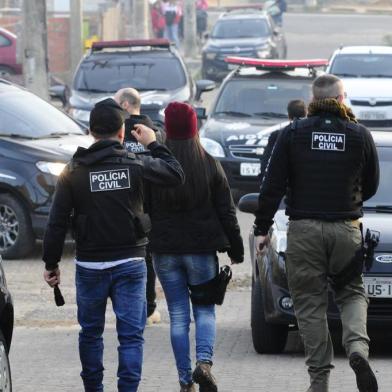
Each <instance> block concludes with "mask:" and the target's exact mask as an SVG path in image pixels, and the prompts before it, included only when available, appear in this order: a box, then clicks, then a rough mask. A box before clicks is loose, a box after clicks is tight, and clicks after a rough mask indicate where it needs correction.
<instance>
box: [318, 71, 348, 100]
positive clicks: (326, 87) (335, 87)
mask: <svg viewBox="0 0 392 392" xmlns="http://www.w3.org/2000/svg"><path fill="white" fill-rule="evenodd" d="M341 85H342V81H341V80H340V79H339V78H338V77H337V76H335V75H331V74H324V75H321V76H319V77H318V78H316V80H315V81H314V82H313V86H312V90H313V97H314V99H324V98H336V97H337V96H338V95H339V94H340V93H341V90H340V88H341Z"/></svg>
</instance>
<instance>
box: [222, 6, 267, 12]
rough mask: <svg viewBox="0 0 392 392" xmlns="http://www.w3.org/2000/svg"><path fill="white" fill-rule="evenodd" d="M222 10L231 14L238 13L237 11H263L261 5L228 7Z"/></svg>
mask: <svg viewBox="0 0 392 392" xmlns="http://www.w3.org/2000/svg"><path fill="white" fill-rule="evenodd" d="M223 9H224V10H225V11H226V12H231V11H238V10H244V11H247V10H255V11H260V10H262V9H264V7H263V5H262V4H243V5H230V6H227V7H223Z"/></svg>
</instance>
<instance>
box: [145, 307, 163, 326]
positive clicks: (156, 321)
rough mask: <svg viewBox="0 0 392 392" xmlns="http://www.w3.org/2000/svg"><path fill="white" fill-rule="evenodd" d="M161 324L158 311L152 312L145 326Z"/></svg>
mask: <svg viewBox="0 0 392 392" xmlns="http://www.w3.org/2000/svg"><path fill="white" fill-rule="evenodd" d="M160 322H161V314H160V313H159V312H158V310H154V313H153V314H152V315H151V316H150V317H148V318H147V325H153V324H159V323H160Z"/></svg>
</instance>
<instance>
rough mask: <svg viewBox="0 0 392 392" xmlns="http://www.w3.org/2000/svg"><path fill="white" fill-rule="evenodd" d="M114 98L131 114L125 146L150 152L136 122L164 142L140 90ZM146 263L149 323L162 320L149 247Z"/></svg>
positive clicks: (128, 90)
mask: <svg viewBox="0 0 392 392" xmlns="http://www.w3.org/2000/svg"><path fill="white" fill-rule="evenodd" d="M114 100H115V101H116V102H117V103H118V104H119V105H120V106H121V107H122V108H123V109H124V110H125V111H126V112H127V113H128V114H129V117H128V118H126V119H125V136H124V146H125V148H126V149H127V150H128V151H129V152H132V153H135V154H149V153H150V152H149V151H148V150H146V149H145V148H144V146H143V145H142V144H140V143H139V142H138V141H137V140H136V139H135V137H134V136H133V135H132V131H133V129H134V127H135V124H144V125H146V126H147V127H149V128H151V129H152V130H153V131H154V132H155V135H156V137H157V141H159V142H160V143H164V142H165V139H166V136H165V132H164V131H163V129H162V128H160V127H158V126H157V125H156V124H154V122H153V121H152V120H151V118H150V117H149V116H147V115H145V114H141V98H140V94H139V92H138V91H137V90H136V89H134V88H131V87H127V88H122V89H120V90H118V91H117V92H116V94H115V95H114ZM148 192H149V187H147V189H146V194H145V198H146V199H147V200H145V202H146V205H145V207H146V208H147V210H148V206H149V194H148ZM147 212H148V211H147ZM146 265H147V289H146V295H147V324H156V323H159V322H160V321H161V315H160V313H159V311H158V310H157V309H156V307H157V304H156V297H157V295H156V291H155V282H156V275H155V271H154V266H153V264H152V254H151V252H150V251H149V249H148V248H147V252H146Z"/></svg>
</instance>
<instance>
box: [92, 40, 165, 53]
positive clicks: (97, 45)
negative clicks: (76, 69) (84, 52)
mask: <svg viewBox="0 0 392 392" xmlns="http://www.w3.org/2000/svg"><path fill="white" fill-rule="evenodd" d="M170 45H171V44H170V41H169V40H167V39H163V38H158V39H134V40H121V41H99V42H93V44H92V46H91V49H92V50H102V49H110V48H129V47H133V46H152V47H154V46H155V47H161V48H169V47H170Z"/></svg>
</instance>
